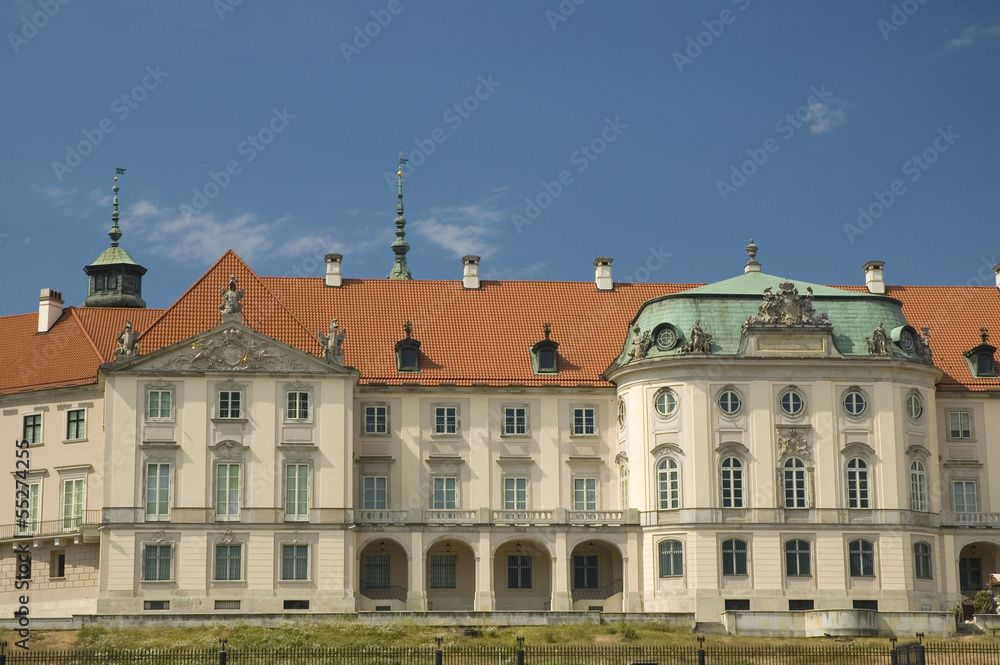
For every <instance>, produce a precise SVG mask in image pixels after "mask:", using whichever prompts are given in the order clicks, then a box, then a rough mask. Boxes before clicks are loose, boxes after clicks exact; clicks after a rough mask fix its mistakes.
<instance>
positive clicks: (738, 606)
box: [723, 598, 750, 612]
mask: <svg viewBox="0 0 1000 665" xmlns="http://www.w3.org/2000/svg"><path fill="white" fill-rule="evenodd" d="M723 606H724V608H725V610H726V611H727V612H749V611H750V599H749V598H727V599H726V601H725V603H724V605H723Z"/></svg>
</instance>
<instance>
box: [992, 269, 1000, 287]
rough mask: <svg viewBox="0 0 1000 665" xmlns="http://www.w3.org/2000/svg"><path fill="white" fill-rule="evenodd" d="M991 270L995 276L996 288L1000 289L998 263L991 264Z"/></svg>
mask: <svg viewBox="0 0 1000 665" xmlns="http://www.w3.org/2000/svg"><path fill="white" fill-rule="evenodd" d="M993 272H994V274H996V276H997V288H998V289H1000V263H998V264H996V265H995V266H993Z"/></svg>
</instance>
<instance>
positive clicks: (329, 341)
mask: <svg viewBox="0 0 1000 665" xmlns="http://www.w3.org/2000/svg"><path fill="white" fill-rule="evenodd" d="M346 334H347V329H346V328H345V329H343V330H340V331H339V332H338V327H337V319H333V320H332V321H330V334H329V335H327V334H324V333H323V331H322V330H317V331H316V337H317V338H318V339H319V343H320V345H322V347H323V357H324V358H326V359H327V361H329V362H332V363H338V364H340V365H343V364H344V350H343V349H342V348H340V347H341V345H342V344H343V343H344V336H345V335H346Z"/></svg>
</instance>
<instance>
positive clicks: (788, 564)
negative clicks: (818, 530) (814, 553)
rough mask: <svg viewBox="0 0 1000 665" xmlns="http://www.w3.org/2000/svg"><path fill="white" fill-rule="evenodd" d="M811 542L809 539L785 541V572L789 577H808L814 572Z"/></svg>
mask: <svg viewBox="0 0 1000 665" xmlns="http://www.w3.org/2000/svg"><path fill="white" fill-rule="evenodd" d="M811 549H812V546H811V544H810V543H809V541H808V540H789V541H787V542H786V543H785V574H786V575H788V576H789V577H808V576H810V575H811V574H812V567H811V562H810V558H811V557H810V554H811V552H810V550H811Z"/></svg>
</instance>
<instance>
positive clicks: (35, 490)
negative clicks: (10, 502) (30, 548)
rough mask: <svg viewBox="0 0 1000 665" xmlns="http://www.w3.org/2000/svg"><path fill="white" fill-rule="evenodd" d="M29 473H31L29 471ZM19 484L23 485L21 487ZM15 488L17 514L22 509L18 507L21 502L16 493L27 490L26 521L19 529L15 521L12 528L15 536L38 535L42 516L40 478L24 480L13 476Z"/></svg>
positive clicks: (29, 477)
mask: <svg viewBox="0 0 1000 665" xmlns="http://www.w3.org/2000/svg"><path fill="white" fill-rule="evenodd" d="M29 473H31V472H30V471H29ZM20 483H24V485H21V484H20ZM14 487H15V501H14V503H15V507H16V509H17V511H18V513H19V514H22V513H20V511H21V510H22V508H21V507H20V505H21V504H20V502H21V501H23V499H22V498H20V496H17V495H16V493H17V491H18V490H24V489H25V488H27V492H28V519H27V520H26V525H25V526H23V527H21V526H18V520H15V524H14V528H15V535H18V536H30V535H33V534H36V533H38V530H39V528H40V527H41V516H42V478H41V476H36V477H31V476H28V477H27V478H25V479H20V478H18V477H17V476H15V480H14Z"/></svg>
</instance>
